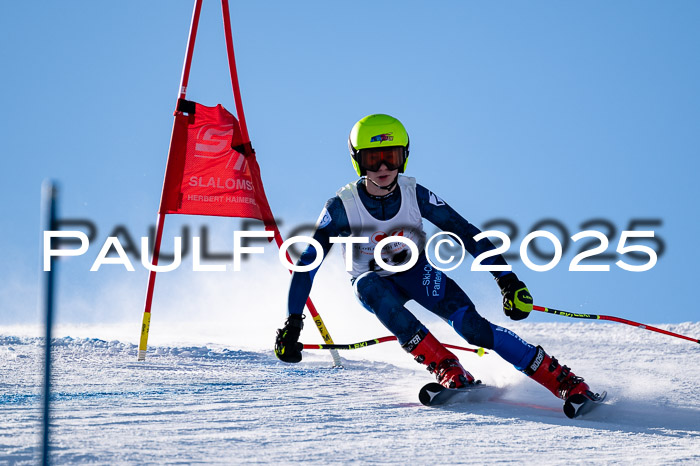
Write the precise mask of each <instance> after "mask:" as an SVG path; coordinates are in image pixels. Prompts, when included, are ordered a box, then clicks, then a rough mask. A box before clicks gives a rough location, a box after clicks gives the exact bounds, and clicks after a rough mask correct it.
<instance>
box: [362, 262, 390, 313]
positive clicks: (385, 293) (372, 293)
mask: <svg viewBox="0 0 700 466" xmlns="http://www.w3.org/2000/svg"><path fill="white" fill-rule="evenodd" d="M389 286H390V285H389V284H388V283H387V281H386V280H384V279H383V278H382V277H380V276H379V275H378V274H377V273H376V272H366V273H363V274H362V275H360V276H359V277H357V278H356V279H355V282H354V284H353V290H354V292H355V296H357V299H359V300H360V303H362V305H363V306H364V307H365V308H366V309H367V310H369V311H371V312H374V313H375V314H376V311H377V310H378V308H379V307H380V306H382V305H383V306H386V305H387V304H393V303H386V302H385V301H387V300H390V301H393V300H391V297H392V296H393V293H391V291H390V290H389Z"/></svg>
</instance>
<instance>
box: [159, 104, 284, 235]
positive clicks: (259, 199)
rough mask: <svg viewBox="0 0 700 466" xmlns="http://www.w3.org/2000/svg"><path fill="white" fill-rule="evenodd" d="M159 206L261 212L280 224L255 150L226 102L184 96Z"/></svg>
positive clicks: (172, 210) (171, 210) (270, 223)
mask: <svg viewBox="0 0 700 466" xmlns="http://www.w3.org/2000/svg"><path fill="white" fill-rule="evenodd" d="M158 212H159V213H161V214H189V215H215V216H223V217H246V218H256V219H259V220H262V221H263V222H265V226H266V228H267V229H273V228H274V219H273V218H272V212H271V210H270V206H269V204H268V203H267V198H266V197H265V192H264V190H263V186H262V180H261V177H260V167H259V166H258V162H257V160H256V158H255V152H254V151H253V150H252V148H251V146H250V142H248V141H243V138H242V135H241V128H240V125H239V123H238V120H237V119H236V118H235V117H234V116H233V115H232V114H231V113H230V112H229V111H228V110H226V109H225V108H224V107H222V106H221V105H217V106H216V107H206V106H204V105H200V104H198V103H195V102H190V101H186V100H180V101H179V105H178V111H177V112H176V113H175V124H174V126H173V135H172V139H171V141H170V152H169V154H168V163H167V167H166V169H165V181H164V182H163V196H162V197H161V201H160V208H159V210H158Z"/></svg>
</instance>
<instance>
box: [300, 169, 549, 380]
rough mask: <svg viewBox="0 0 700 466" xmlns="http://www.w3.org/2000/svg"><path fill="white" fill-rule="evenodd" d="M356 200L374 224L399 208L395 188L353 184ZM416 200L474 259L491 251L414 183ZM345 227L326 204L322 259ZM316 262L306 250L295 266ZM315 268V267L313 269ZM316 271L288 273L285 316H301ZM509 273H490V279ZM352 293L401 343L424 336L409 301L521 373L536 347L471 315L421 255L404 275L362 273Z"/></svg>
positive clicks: (347, 231) (336, 209)
mask: <svg viewBox="0 0 700 466" xmlns="http://www.w3.org/2000/svg"><path fill="white" fill-rule="evenodd" d="M356 186H357V188H358V194H359V198H360V201H361V202H362V204H363V205H364V207H365V208H366V209H367V211H368V212H369V213H370V214H371V215H372V217H374V218H376V219H379V220H386V219H391V218H392V217H394V215H396V213H397V212H398V211H399V208H400V207H401V190H400V189H394V190H393V191H392V192H391V193H389V194H386V195H384V196H381V197H377V196H373V195H371V194H369V193H368V192H367V190H366V188H365V185H364V179H363V178H361V179H359V180H358V181H357V182H356ZM415 189H416V198H417V201H418V207H419V209H420V213H421V216H422V217H423V218H424V219H426V220H428V221H430V222H431V223H433V224H434V225H435V226H437V227H438V228H440V229H441V230H443V231H447V232H451V233H455V234H456V235H458V236H459V238H460V239H461V240H462V242H463V243H464V246H465V248H466V250H467V251H468V252H469V253H470V254H471V255H472V256H474V257H476V256H478V255H479V254H481V253H483V252H485V251H489V250H492V249H494V246H493V244H492V243H491V242H490V241H489V240H488V239H487V238H484V239H482V240H480V241H478V242H476V241H474V236H475V235H477V234H479V233H480V230H479V229H478V228H477V227H475V226H474V225H472V224H470V223H469V222H468V221H467V220H465V219H464V218H463V217H462V216H461V215H459V213H457V211H455V210H454V209H453V208H452V207H450V206H449V205H448V204H447V203H446V202H444V201H443V200H442V199H440V198H439V197H437V196H436V195H435V194H433V193H432V192H430V191H429V190H428V189H426V188H424V187H423V186H421V185H420V184H417V185H416V188H415ZM351 235H352V233H351V228H350V225H349V222H348V218H347V213H346V211H345V208H344V207H343V203H342V201H341V200H340V198H339V197H338V196H335V197H333V198H331V199H329V200H328V202H326V205H325V209H324V212H323V213H322V220H321V219H320V220H319V224H318V226H317V228H316V231H315V232H314V235H313V238H314V239H315V240H316V241H318V242H319V243H320V244H321V246H322V248H323V256H324V257H326V256H327V255H328V252H329V250H330V248H331V246H332V243H331V242H330V238H333V237H338V236H340V237H347V236H351ZM315 259H316V250H315V249H314V248H313V247H311V246H309V247H308V248H306V250H305V251H304V252H303V253H302V255H301V257H300V259H299V261H298V263H297V264H298V265H308V264H311V263H312V262H313V261H314V260H315ZM482 263H483V264H484V265H492V264H494V265H505V264H506V261H505V259H503V257H502V256H500V255H495V256H492V257H490V258H488V259H485V260H484V261H482ZM319 267H320V265H319ZM317 271H318V267H317V268H316V269H314V270H312V271H309V272H294V274H293V275H292V280H291V284H290V290H289V298H288V312H289V314H290V315H291V314H301V313H302V312H303V311H304V304H305V303H306V299H307V298H308V296H309V293H310V292H311V286H312V283H313V279H314V276H315V275H316V272H317ZM509 273H512V272H492V274H493V276H494V278H498V277H500V276H502V275H506V274H509ZM352 281H353V286H354V291H355V295H356V296H357V298H358V300H359V301H360V303H362V305H363V306H364V307H365V308H366V309H367V310H369V311H370V312H372V313H374V314H375V315H376V316H377V318H378V319H379V321H380V322H381V323H382V324H383V325H384V326H385V327H386V328H387V329H388V330H389V331H390V332H391V333H393V334H394V335H396V337H397V338H398V340H399V343H401V344H402V345H403V344H404V343H406V342H408V341H409V340H410V339H411V338H412V337H413V336H414V335H415V334H416V333H418V332H419V331H420V330H423V331H424V332H426V333H427V332H428V330H427V329H426V328H425V327H424V326H423V324H421V322H420V321H418V319H416V317H415V316H414V315H413V314H412V313H411V312H410V311H409V310H408V309H406V307H405V306H404V305H405V304H406V303H407V302H408V301H409V300H415V301H416V302H417V303H418V304H420V305H422V306H423V307H425V308H426V309H428V310H429V311H431V312H432V313H434V314H436V315H438V316H440V317H441V318H443V319H445V320H447V322H449V324H450V325H451V326H452V327H453V328H454V329H455V330H456V331H457V333H458V334H459V335H461V336H462V337H463V338H464V339H465V340H467V341H468V342H469V343H470V344H472V345H475V346H480V347H483V348H486V349H491V350H494V351H495V352H496V353H498V354H499V355H500V356H501V357H502V358H503V359H505V360H506V361H508V362H510V363H511V364H513V365H514V366H515V367H516V368H517V369H518V370H522V369H523V368H524V367H525V366H526V365H527V364H528V363H529V362H530V361H531V360H532V359H533V358H534V356H535V352H536V348H535V347H534V346H532V345H530V344H529V343H527V342H525V341H524V340H522V339H521V338H520V337H518V336H517V335H516V334H515V333H513V332H512V331H510V330H508V329H505V328H503V327H500V326H498V325H494V324H492V323H490V322H489V321H487V320H486V319H484V318H483V317H482V316H481V315H479V313H478V312H477V311H476V309H475V307H474V303H472V301H471V299H469V296H467V294H466V293H465V292H464V291H463V290H462V289H461V288H460V287H459V285H457V283H456V282H455V281H454V280H452V279H451V278H450V277H448V276H447V274H445V273H444V272H442V271H440V270H437V269H435V268H433V267H432V266H431V265H430V264H429V263H428V261H427V260H426V258H425V255H424V254H421V257H420V258H419V260H418V262H417V263H416V264H415V265H414V266H413V267H411V269H409V270H407V271H405V272H399V273H395V274H393V275H389V276H384V277H380V276H379V275H378V274H377V273H375V272H368V273H365V274H362V275H360V276H359V277H357V278H353V279H352Z"/></svg>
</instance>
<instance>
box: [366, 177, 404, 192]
mask: <svg viewBox="0 0 700 466" xmlns="http://www.w3.org/2000/svg"><path fill="white" fill-rule="evenodd" d="M366 179H368V180H369V181H371V182H372V184H373V185H375V186H376V187H377V188H379V189H383V190H385V191H391V190H392V189H394V186H396V183H398V181H399V175H398V173H397V174H396V176H395V177H394V181H392V182H391V183H389V184H388V185H386V186H379V185H378V184H377V183H376V182H375V181H374V180H373V179H371V178H370V177H366Z"/></svg>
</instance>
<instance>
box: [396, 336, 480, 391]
mask: <svg viewBox="0 0 700 466" xmlns="http://www.w3.org/2000/svg"><path fill="white" fill-rule="evenodd" d="M403 349H405V350H406V351H407V352H409V353H411V354H412V355H413V356H414V359H415V360H416V361H417V362H419V363H421V364H425V365H426V366H428V371H429V372H430V373H431V374H435V377H436V378H437V381H438V383H439V384H440V385H442V386H443V387H447V388H460V387H464V386H465V385H470V384H473V383H474V377H472V375H471V374H470V373H469V372H467V371H465V370H464V368H463V367H462V365H461V364H460V363H459V360H458V359H457V356H455V355H454V354H452V353H451V352H450V351H448V350H447V349H446V348H445V347H444V346H442V344H441V343H440V342H439V341H437V339H436V338H435V337H434V336H433V335H432V334H431V333H427V334H426V333H425V332H423V331H422V330H421V331H419V332H418V333H417V334H416V335H415V336H414V337H413V338H412V339H411V341H409V342H408V343H406V344H404V345H403Z"/></svg>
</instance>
